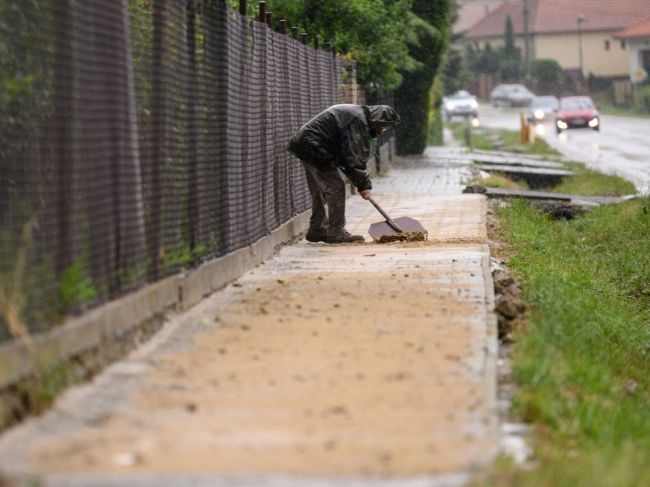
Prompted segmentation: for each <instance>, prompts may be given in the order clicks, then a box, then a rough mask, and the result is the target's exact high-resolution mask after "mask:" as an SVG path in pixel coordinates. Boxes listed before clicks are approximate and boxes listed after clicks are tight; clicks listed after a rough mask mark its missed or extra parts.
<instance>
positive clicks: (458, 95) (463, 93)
mask: <svg viewBox="0 0 650 487" xmlns="http://www.w3.org/2000/svg"><path fill="white" fill-rule="evenodd" d="M471 97H472V95H470V94H469V93H468V92H466V91H457V92H456V93H454V94H453V95H451V96H450V98H454V99H459V98H471Z"/></svg>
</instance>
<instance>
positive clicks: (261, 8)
mask: <svg viewBox="0 0 650 487" xmlns="http://www.w3.org/2000/svg"><path fill="white" fill-rule="evenodd" d="M258 8H259V12H260V16H259V21H260V22H262V23H265V22H266V2H260V3H259V5H258Z"/></svg>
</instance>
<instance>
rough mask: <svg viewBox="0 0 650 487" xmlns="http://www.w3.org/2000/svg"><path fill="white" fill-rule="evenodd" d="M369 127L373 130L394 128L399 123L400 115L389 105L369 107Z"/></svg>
mask: <svg viewBox="0 0 650 487" xmlns="http://www.w3.org/2000/svg"><path fill="white" fill-rule="evenodd" d="M367 108H368V112H367V117H368V125H369V126H370V128H371V129H377V128H380V127H393V126H395V125H397V124H398V123H399V115H398V114H397V112H396V111H395V110H393V108H392V107H390V106H388V105H368V107H367Z"/></svg>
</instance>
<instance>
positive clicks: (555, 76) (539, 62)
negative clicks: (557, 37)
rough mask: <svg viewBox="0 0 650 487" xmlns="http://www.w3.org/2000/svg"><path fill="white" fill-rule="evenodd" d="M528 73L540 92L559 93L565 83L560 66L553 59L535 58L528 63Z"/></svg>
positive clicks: (564, 76)
mask: <svg viewBox="0 0 650 487" xmlns="http://www.w3.org/2000/svg"><path fill="white" fill-rule="evenodd" d="M530 75H531V77H532V78H533V80H534V81H535V84H536V91H539V92H540V93H553V94H556V95H559V94H561V92H562V88H563V87H564V85H565V84H566V75H565V74H564V71H563V70H562V66H560V64H559V63H558V62H557V61H556V60H554V59H535V60H533V61H531V63H530Z"/></svg>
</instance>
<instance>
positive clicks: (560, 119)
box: [555, 96, 600, 134]
mask: <svg viewBox="0 0 650 487" xmlns="http://www.w3.org/2000/svg"><path fill="white" fill-rule="evenodd" d="M576 128H590V129H592V130H600V115H599V113H598V110H597V109H596V106H595V105H594V102H593V101H592V100H591V98H589V97H588V96H567V97H564V98H561V99H560V107H559V108H558V111H557V113H556V114H555V130H556V131H557V133H558V134H559V133H561V132H562V131H563V130H567V129H576Z"/></svg>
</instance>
